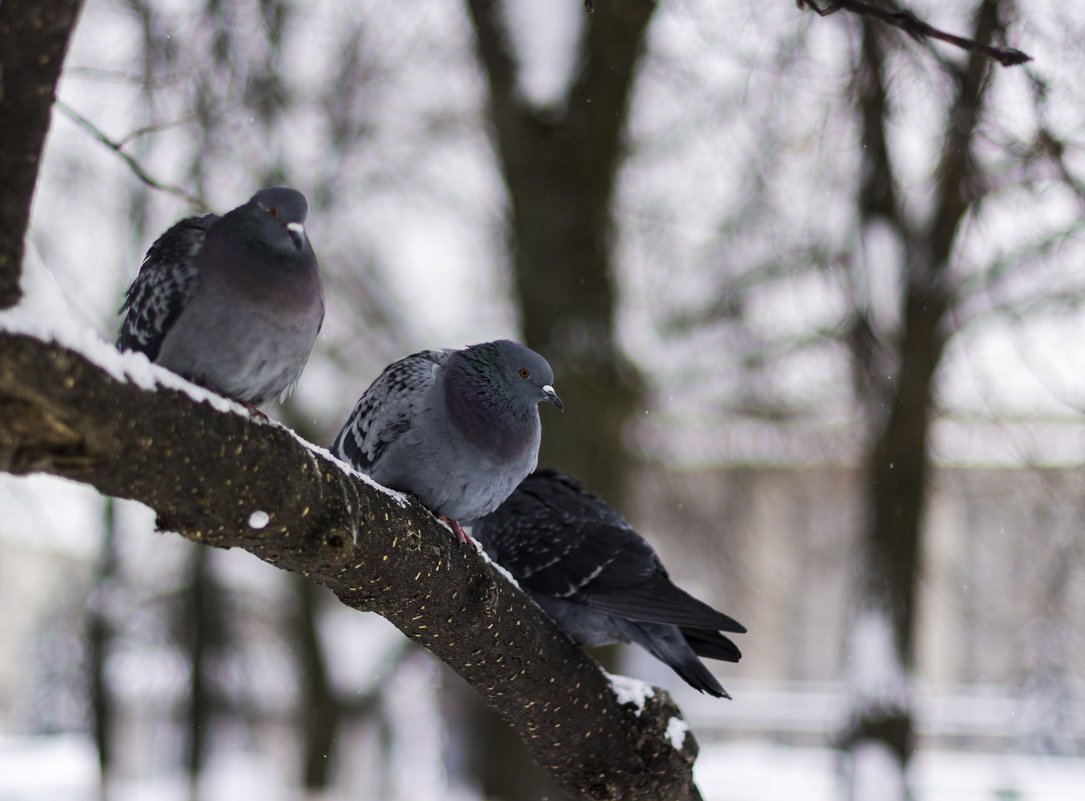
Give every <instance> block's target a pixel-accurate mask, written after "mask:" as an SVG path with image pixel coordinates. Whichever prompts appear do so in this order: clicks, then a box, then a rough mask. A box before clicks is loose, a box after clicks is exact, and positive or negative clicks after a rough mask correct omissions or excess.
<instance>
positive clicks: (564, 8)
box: [500, 0, 587, 109]
mask: <svg viewBox="0 0 1085 801" xmlns="http://www.w3.org/2000/svg"><path fill="white" fill-rule="evenodd" d="M586 16H587V12H585V10H584V3H583V0H546V2H545V3H540V2H538V0H504V2H502V3H501V6H500V19H501V21H502V23H503V24H504V27H505V33H506V35H507V37H508V42H509V49H510V50H511V51H512V54H513V60H514V61H515V62H516V66H517V70H516V91H517V93H518V94H519V95H520V96H521V97H523V98H524V99H525V100H526V101H527V102H528V103H530V104H531V105H533V106H536V107H538V108H557V109H560V108H563V107H564V106H565V103H566V100H567V99H568V96H569V88H570V87H571V86H572V84H573V81H575V80H576V73H577V65H578V63H579V62H580V59H581V39H582V38H583V35H584V27H585V25H586Z"/></svg>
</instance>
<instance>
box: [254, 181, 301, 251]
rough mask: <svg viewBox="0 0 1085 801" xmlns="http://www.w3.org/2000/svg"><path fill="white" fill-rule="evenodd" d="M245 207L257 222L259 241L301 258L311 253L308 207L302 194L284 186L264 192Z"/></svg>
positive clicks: (262, 190)
mask: <svg viewBox="0 0 1085 801" xmlns="http://www.w3.org/2000/svg"><path fill="white" fill-rule="evenodd" d="M246 206H247V208H248V210H249V213H250V215H251V216H252V217H253V218H255V220H256V223H257V226H258V231H259V234H258V236H259V237H260V239H262V240H263V241H265V242H267V243H268V244H270V245H271V246H272V247H274V248H275V249H276V250H284V251H288V252H293V253H297V254H302V253H304V252H305V251H307V250H308V249H309V240H308V237H306V235H305V225H304V223H305V218H306V217H307V216H309V204H308V203H307V202H306V201H305V195H303V194H302V193H301V192H298V191H296V190H294V189H290V188H288V187H285V186H274V187H271V188H270V189H261V190H260V191H259V192H257V193H256V194H255V195H253V196H252V198H251V199H250V200H249V202H248V203H247V204H246Z"/></svg>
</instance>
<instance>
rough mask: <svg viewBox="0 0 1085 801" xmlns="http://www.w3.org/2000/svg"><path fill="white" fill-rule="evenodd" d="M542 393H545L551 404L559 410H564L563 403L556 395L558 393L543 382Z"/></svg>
mask: <svg viewBox="0 0 1085 801" xmlns="http://www.w3.org/2000/svg"><path fill="white" fill-rule="evenodd" d="M542 391H543V394H544V395H546V399H547V400H548V401H550V402H551V403H552V404H554V405H555V406H557V407H558V409H560V410H561V411H563V412H564V411H565V404H564V403H562V402H561V398H559V397H558V393H556V392H554V388H553V387H552V386H550V385H549V384H543V386H542Z"/></svg>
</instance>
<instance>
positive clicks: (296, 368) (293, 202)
mask: <svg viewBox="0 0 1085 801" xmlns="http://www.w3.org/2000/svg"><path fill="white" fill-rule="evenodd" d="M308 210H309V207H308V204H307V203H306V202H305V196H304V195H302V194H301V193H300V192H297V191H295V190H293V189H288V188H286V187H283V186H279V187H274V188H271V189H261V190H260V191H259V192H257V193H256V194H255V195H253V196H252V198H251V199H250V200H249V202H248V203H246V204H244V205H243V206H238V207H237V208H236V209H234V210H233V211H230V212H227V213H226V214H224V215H222V216H219V215H217V214H207V215H204V216H203V217H188V218H186V219H183V220H181V221H180V222H178V223H176V224H175V225H173V226H172V227H171V228H169V229H168V230H167V231H166V232H165V233H164V234H162V235H161V236H160V237H158V239H157V240H156V241H155V243H154V244H153V245H151V248H150V250H148V251H147V256H146V257H145V258H144V260H143V265H142V266H141V267H140V268H139V274H138V275H137V276H136V278H135V280H134V281H132V285H131V286H130V287H128V292H127V294H126V295H125V297H124V305H123V306H122V307H121V311H120V313H121V314H122V315H124V319H123V321H122V322H121V328H120V335H119V336H118V338H117V346H118V347H119V348H120V349H121V350H135V351H140V352H141V353H144V354H146V356H147V358H149V359H150V360H151V361H153V362H155V363H157V364H160V365H162V366H163V367H166V368H168V369H170V370H172V371H173V372H175V373H178V374H179V375H181V376H183V377H184V378H186V379H188V380H189V381H192V382H193V383H196V384H199V385H201V386H203V387H206V388H207V389H210V390H212V391H214V392H218V393H220V394H222V395H225V396H226V397H229V398H233V399H234V400H236V401H239V402H241V403H243V404H246V405H247V406H249V408H251V409H255V408H256V407H257V406H262V405H264V404H265V403H267V402H268V401H270V400H272V399H273V398H276V397H278V396H279V395H281V394H283V392H284V391H285V390H286V389H287V388H289V387H291V386H293V384H294V383H295V382H296V381H297V380H298V377H299V376H300V375H301V371H302V369H303V368H304V367H305V362H306V361H307V360H308V359H309V353H310V351H312V349H313V343H314V342H315V341H316V335H317V332H319V331H320V326H321V324H322V323H323V321H324V289H323V286H322V285H321V282H320V274H319V272H318V271H317V263H316V257H315V256H314V255H313V248H312V246H311V245H310V244H309V238H308V237H307V236H306V235H305V228H304V226H303V223H304V222H305V218H306V215H307V214H308Z"/></svg>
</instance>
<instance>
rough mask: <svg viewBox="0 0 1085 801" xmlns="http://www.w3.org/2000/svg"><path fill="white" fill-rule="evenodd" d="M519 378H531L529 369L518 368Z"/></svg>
mask: <svg viewBox="0 0 1085 801" xmlns="http://www.w3.org/2000/svg"><path fill="white" fill-rule="evenodd" d="M520 378H531V371H530V370H528V369H527V368H526V367H521V368H520Z"/></svg>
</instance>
